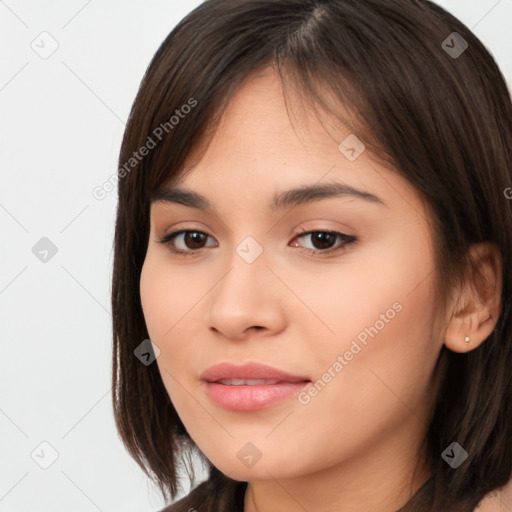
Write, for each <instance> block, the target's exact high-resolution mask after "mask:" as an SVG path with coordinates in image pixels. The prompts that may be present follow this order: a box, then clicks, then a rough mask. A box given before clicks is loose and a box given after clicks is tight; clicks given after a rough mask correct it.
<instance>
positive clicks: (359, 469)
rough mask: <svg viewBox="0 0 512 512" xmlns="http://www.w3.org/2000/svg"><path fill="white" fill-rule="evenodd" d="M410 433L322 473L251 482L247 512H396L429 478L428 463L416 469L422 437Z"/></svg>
mask: <svg viewBox="0 0 512 512" xmlns="http://www.w3.org/2000/svg"><path fill="white" fill-rule="evenodd" d="M410 421H417V419H416V418H414V417H412V418H410ZM406 423H407V422H406ZM411 430H412V431H414V429H411V428H410V425H403V428H402V429H399V430H398V431H395V433H394V434H393V437H392V438H387V439H382V440H381V443H380V444H377V445H376V444H375V443H368V446H369V448H368V450H367V451H366V453H364V454H361V452H360V451H359V452H358V454H357V457H355V456H354V457H353V458H352V459H351V460H344V461H343V462H342V463H341V464H337V465H334V466H331V467H328V468H323V469H322V470H320V471H316V472H311V473H307V474H302V475H296V476H293V477H292V478H285V477H279V475H277V476H276V475H273V476H272V477H271V478H269V479H268V480H258V481H254V482H249V485H248V487H247V490H246V493H245V503H244V512H304V511H312V510H314V511H315V512H333V511H337V512H338V511H343V512H375V510H378V511H379V512H396V511H398V510H399V509H400V508H401V507H402V506H403V505H405V503H407V501H409V499H410V498H411V497H412V496H413V495H414V494H415V493H416V492H417V491H418V489H419V488H420V487H422V485H423V484H425V482H426V481H427V480H428V479H429V477H430V471H429V469H428V468H427V467H426V465H425V464H423V465H418V467H417V468H416V466H417V464H418V460H419V458H418V452H419V446H420V444H421V438H420V437H419V436H418V435H417V438H415V439H413V438H412V437H411V435H409V436H408V435H407V432H411ZM381 437H383V438H384V434H382V436H381ZM404 446H405V447H409V448H410V447H413V449H405V450H404ZM420 460H422V459H420ZM415 469H416V472H415ZM269 474H270V473H269Z"/></svg>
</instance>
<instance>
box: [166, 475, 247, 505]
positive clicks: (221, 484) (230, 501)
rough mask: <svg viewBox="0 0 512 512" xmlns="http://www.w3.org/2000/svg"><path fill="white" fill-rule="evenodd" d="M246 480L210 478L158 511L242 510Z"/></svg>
mask: <svg viewBox="0 0 512 512" xmlns="http://www.w3.org/2000/svg"><path fill="white" fill-rule="evenodd" d="M246 487H247V482H239V481H235V480H231V479H229V478H226V477H224V479H222V481H219V480H218V479H216V478H214V479H212V478H210V479H208V480H206V481H205V482H202V483H201V484H199V485H198V486H197V487H195V488H194V489H193V490H191V491H190V492H189V493H188V494H187V495H186V496H184V497H183V498H181V499H180V500H178V501H176V502H175V503H173V504H172V505H169V506H168V507H166V508H164V509H162V510H161V511H160V512H243V508H244V496H245V489H246Z"/></svg>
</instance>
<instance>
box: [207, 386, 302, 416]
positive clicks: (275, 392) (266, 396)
mask: <svg viewBox="0 0 512 512" xmlns="http://www.w3.org/2000/svg"><path fill="white" fill-rule="evenodd" d="M205 384H206V393H207V394H208V396H209V397H210V398H211V399H212V400H213V401H214V402H215V403H216V404H217V405H220V406H221V407H224V408H225V409H230V410H232V411H257V410H258V409H263V408H265V407H269V406H270V405H273V404H275V403H276V402H279V401H281V400H284V399H286V398H290V397H292V396H294V395H296V394H297V393H299V392H300V391H301V390H302V389H303V388H304V387H306V386H307V385H308V384H310V381H302V382H280V383H278V384H267V385H261V386H227V385H225V384H220V383H218V382H206V383H205Z"/></svg>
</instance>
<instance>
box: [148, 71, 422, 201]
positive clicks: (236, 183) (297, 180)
mask: <svg viewBox="0 0 512 512" xmlns="http://www.w3.org/2000/svg"><path fill="white" fill-rule="evenodd" d="M282 87H283V86H282V82H281V80H280V77H279V75H278V74H277V73H275V72H274V71H273V70H272V68H265V69H264V70H261V71H258V72H255V73H253V74H252V75H250V76H249V77H248V78H247V79H246V80H245V81H244V82H243V83H242V84H241V85H240V86H239V88H238V89H237V90H236V91H235V93H234V95H233V96H232V98H231V99H230V101H229V103H228V104H227V107H226V109H225V110H224V111H223V112H222V114H221V116H220V121H219V123H218V124H217V125H216V127H215V130H214V131H211V138H210V139H209V141H208V142H209V144H208V145H207V147H206V146H205V145H204V144H203V145H201V144H199V145H197V148H196V150H194V151H193V152H191V153H190V154H189V155H188V157H187V159H186V160H185V164H184V166H183V168H182V170H181V172H180V173H179V174H178V175H177V176H175V177H174V178H173V179H171V180H168V181H167V182H166V183H165V184H164V186H163V187H161V189H159V191H157V192H156V194H155V195H154V196H156V197H157V198H158V199H159V200H163V201H164V202H165V201H166V199H170V202H173V201H174V202H178V203H180V204H185V203H186V204H187V205H188V206H192V207H194V208H199V209H201V208H202V209H203V210H208V209H211V206H212V203H217V202H218V201H219V199H220V200H222V202H223V203H229V202H233V201H230V200H231V199H240V201H239V202H238V204H241V205H242V207H243V200H244V197H246V198H249V197H251V196H255V197H262V198H263V197H264V198H265V199H264V200H265V204H262V205H261V206H262V207H265V208H266V207H267V205H268V207H269V208H271V209H275V208H276V207H279V205H285V206H289V205H292V204H298V203H299V202H300V197H299V196H300V195H301V194H302V195H303V196H304V194H306V195H307V194H308V193H309V192H311V191H309V192H304V190H302V189H304V188H305V187H306V186H309V187H310V188H311V186H316V187H317V188H321V187H322V186H323V187H324V188H326V187H327V188H328V185H329V184H333V183H336V184H339V185H340V187H338V188H344V190H341V191H340V190H338V192H339V195H345V196H352V197H359V198H363V199H367V200H368V201H374V202H380V203H381V204H386V203H388V201H387V200H386V199H385V198H386V197H389V196H390V195H391V196H393V197H391V201H392V200H393V199H397V198H398V197H402V201H403V200H405V201H406V202H408V203H409V204H410V205H411V201H412V202H415V201H417V199H418V198H414V197H413V198H408V199H404V197H403V196H404V194H405V195H409V196H410V195H413V196H414V195H417V193H416V192H415V190H414V189H413V187H412V186H411V185H410V184H409V183H408V182H407V181H406V180H405V179H404V178H402V177H401V176H399V175H398V174H397V173H396V172H394V170H393V169H390V168H384V167H383V166H382V164H379V163H377V161H375V160H373V159H372V158H371V155H370V154H369V151H367V150H366V148H365V146H364V144H363V143H362V141H360V140H359V139H358V137H357V135H356V134H354V133H351V132H350V131H349V129H348V128H347V126H345V125H343V124H341V123H340V122H338V123H337V125H336V123H335V121H334V118H333V117H332V118H330V119H327V118H326V119H325V121H326V122H322V121H321V120H319V118H318V117H317V111H314V112H313V111H307V110H306V109H303V110H300V106H304V105H305V104H306V102H303V101H302V99H303V98H301V97H300V96H299V97H295V98H294V97H293V94H292V95H291V96H289V95H288V94H287V96H286V98H285V96H284V93H283V88H282ZM298 94H299V93H298ZM290 98H291V100H292V102H293V101H294V100H297V99H298V100H299V101H298V102H297V103H294V104H293V105H291V104H290V102H289V100H290ZM290 107H292V108H290ZM290 114H292V115H290ZM347 140H348V142H347V143H345V141H347ZM358 143H359V144H360V145H359V146H358ZM350 146H352V147H353V149H354V151H355V153H356V158H352V156H353V155H354V151H352V153H350V151H349V152H347V151H346V149H347V148H348V149H351V148H350ZM205 148H206V149H205ZM171 186H172V188H173V190H171V191H169V190H168V189H169V187H171ZM166 188H167V190H163V189H166ZM176 189H179V190H177V191H176ZM291 189H294V190H291ZM184 191H192V192H196V193H197V194H196V196H195V197H193V194H192V195H191V194H187V193H186V192H185V193H184ZM287 192H288V193H287ZM322 193H323V192H320V191H318V190H316V191H314V192H313V193H312V194H313V195H314V194H317V195H318V194H320V195H321V194H322ZM312 194H311V193H310V196H311V195H312ZM198 195H200V196H201V197H198ZM327 195H328V194H327ZM330 195H331V196H333V195H334V193H333V191H332V190H331V194H330ZM209 196H212V201H205V199H208V197H209ZM303 202H306V201H303ZM413 208H416V209H417V210H418V209H420V208H421V207H420V205H416V206H413ZM213 210H215V208H213Z"/></svg>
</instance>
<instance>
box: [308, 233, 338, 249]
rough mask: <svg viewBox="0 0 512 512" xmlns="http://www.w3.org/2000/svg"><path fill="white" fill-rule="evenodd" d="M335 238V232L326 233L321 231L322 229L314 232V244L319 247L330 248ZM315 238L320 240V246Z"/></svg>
mask: <svg viewBox="0 0 512 512" xmlns="http://www.w3.org/2000/svg"><path fill="white" fill-rule="evenodd" d="M334 238H335V234H334V233H324V232H321V231H317V232H316V233H313V234H312V240H313V245H314V246H315V247H316V248H317V249H328V248H330V247H331V245H332V243H333V241H334V240H333V239H334ZM315 239H316V240H319V241H320V246H318V244H316V243H315ZM326 242H327V245H326Z"/></svg>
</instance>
